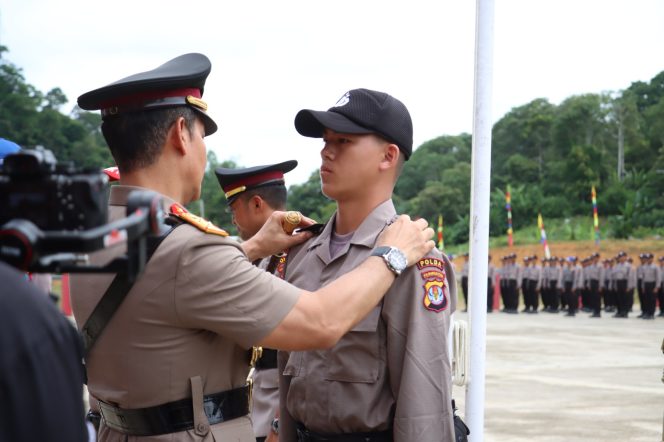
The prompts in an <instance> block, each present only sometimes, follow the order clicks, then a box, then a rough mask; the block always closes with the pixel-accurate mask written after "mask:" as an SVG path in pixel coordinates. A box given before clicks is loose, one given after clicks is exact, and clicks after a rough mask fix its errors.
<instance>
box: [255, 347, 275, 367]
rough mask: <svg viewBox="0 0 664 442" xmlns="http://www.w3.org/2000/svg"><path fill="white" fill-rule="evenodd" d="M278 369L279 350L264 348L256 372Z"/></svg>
mask: <svg viewBox="0 0 664 442" xmlns="http://www.w3.org/2000/svg"><path fill="white" fill-rule="evenodd" d="M268 368H277V350H272V349H271V348H264V349H263V353H262V354H261V357H260V358H258V360H257V361H256V370H266V369H268Z"/></svg>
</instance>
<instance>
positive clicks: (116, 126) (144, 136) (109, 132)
mask: <svg viewBox="0 0 664 442" xmlns="http://www.w3.org/2000/svg"><path fill="white" fill-rule="evenodd" d="M180 117H182V118H184V121H185V125H186V127H187V129H188V130H189V131H190V132H191V131H193V129H194V123H195V121H196V119H197V118H198V117H197V115H196V112H194V111H193V110H192V109H190V108H189V107H186V106H176V107H170V108H162V109H153V110H147V111H142V112H132V113H127V114H119V115H116V116H113V117H110V118H109V117H107V118H105V119H104V121H103V122H102V125H101V131H102V134H103V135H104V139H105V140H106V144H108V147H109V148H110V149H111V154H112V155H113V159H115V163H116V164H117V165H118V168H119V169H120V172H121V173H122V172H132V171H134V170H136V169H140V168H142V167H147V166H150V165H151V164H153V163H154V162H155V161H157V158H158V156H159V154H160V153H161V151H162V148H163V146H164V143H165V141H166V135H167V134H168V130H169V129H170V127H171V126H172V125H173V123H175V121H177V119H178V118H180Z"/></svg>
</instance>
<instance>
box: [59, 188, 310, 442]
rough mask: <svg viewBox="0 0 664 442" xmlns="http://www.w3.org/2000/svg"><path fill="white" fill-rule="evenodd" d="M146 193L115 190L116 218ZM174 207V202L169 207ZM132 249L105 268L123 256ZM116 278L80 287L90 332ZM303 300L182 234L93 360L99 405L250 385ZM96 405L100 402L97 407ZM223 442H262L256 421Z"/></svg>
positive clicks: (129, 300)
mask: <svg viewBox="0 0 664 442" xmlns="http://www.w3.org/2000/svg"><path fill="white" fill-rule="evenodd" d="M136 189H140V188H135V187H129V186H113V187H112V188H111V194H110V209H111V213H110V217H111V218H112V219H118V218H121V217H123V216H125V207H124V205H125V204H126V200H127V196H128V194H129V192H130V191H132V190H136ZM171 202H172V201H168V202H167V204H166V205H167V206H168V205H170V203H171ZM124 251H125V246H124V245H123V244H118V245H115V246H111V247H109V248H108V249H106V250H104V251H103V252H102V253H101V254H99V255H98V256H95V261H97V262H100V261H103V260H104V259H109V258H111V257H114V256H118V255H120V254H122V253H123V252H124ZM112 278H113V275H111V274H96V275H77V276H76V278H72V280H73V281H72V303H73V309H74V315H75V317H76V321H77V324H78V326H79V328H80V327H82V326H83V324H84V323H85V321H86V319H87V318H88V316H89V315H90V313H91V312H92V310H93V308H94V307H95V305H96V304H97V303H98V302H99V299H100V298H101V296H102V294H103V293H104V292H105V291H106V288H107V287H108V285H109V284H110V282H111V280H112ZM299 293H300V290H298V289H296V288H295V287H292V286H290V285H288V284H287V283H285V282H284V281H282V280H281V279H279V278H276V277H274V276H272V275H269V274H268V273H266V272H265V271H263V270H260V269H258V268H257V267H255V266H253V265H252V264H251V263H250V262H249V260H248V259H247V257H246V255H245V254H244V252H243V251H242V249H241V248H240V246H239V244H238V243H237V242H235V241H233V240H231V239H228V238H226V237H221V236H218V235H212V234H206V233H203V232H202V231H200V230H198V229H197V228H196V227H193V226H191V225H189V224H183V225H181V226H178V227H177V228H175V230H173V231H172V232H171V233H170V235H168V236H167V237H166V239H165V240H164V241H163V242H162V243H161V245H160V246H159V248H158V249H157V250H156V252H155V253H154V255H153V256H152V258H151V259H150V261H149V262H148V263H147V266H146V268H145V270H144V272H143V273H142V274H141V275H140V276H139V278H138V280H137V281H136V283H135V284H134V286H133V288H132V289H131V290H130V291H129V293H128V295H127V297H126V298H125V300H124V301H123V303H122V304H121V305H120V307H119V308H118V310H117V311H116V313H115V315H114V316H113V318H111V320H110V321H109V322H108V325H107V326H106V329H105V330H104V331H103V332H102V334H101V335H100V337H99V339H98V340H97V342H96V344H95V346H94V347H93V348H92V350H91V352H90V354H89V356H88V359H87V369H88V379H89V383H88V388H89V390H90V393H91V395H92V396H94V397H96V398H98V399H101V400H103V401H105V402H108V403H111V404H115V405H117V406H119V407H121V408H143V407H150V406H155V405H160V404H164V403H168V402H172V401H176V400H180V399H183V398H187V397H191V396H192V393H191V387H190V378H192V377H196V376H200V377H201V378H202V384H203V393H204V394H211V393H217V392H221V391H226V390H229V389H232V388H237V387H241V386H243V385H245V383H246V378H247V375H248V361H247V350H248V349H249V348H250V347H251V346H252V345H253V344H256V343H257V342H259V341H260V340H261V339H263V338H264V337H265V336H267V335H268V334H269V333H270V332H271V331H272V330H273V329H274V328H275V327H276V326H277V325H278V324H279V323H280V322H281V320H282V319H283V318H284V317H285V316H286V314H287V313H288V312H289V311H290V310H291V308H292V307H293V305H294V304H295V302H296V301H297V299H298V296H299ZM91 402H94V399H91ZM210 431H211V433H212V434H213V435H214V437H215V438H216V440H220V439H222V438H223V440H234V441H255V436H254V433H253V430H252V428H251V422H250V420H249V418H248V417H244V418H239V419H234V420H231V421H228V422H223V423H220V424H217V425H214V426H212V427H210ZM99 436H100V437H99V440H101V441H116V440H118V441H120V440H121V441H126V440H131V441H133V440H149V441H165V440H168V441H181V440H186V441H195V440H203V439H202V438H201V437H199V436H197V435H196V434H195V433H194V431H193V430H190V431H185V432H180V433H175V434H169V435H163V436H153V437H147V438H134V437H130V438H129V439H126V436H125V435H122V434H120V433H118V432H115V431H113V430H111V429H109V428H108V427H106V426H104V425H103V423H102V427H101V429H100V433H99Z"/></svg>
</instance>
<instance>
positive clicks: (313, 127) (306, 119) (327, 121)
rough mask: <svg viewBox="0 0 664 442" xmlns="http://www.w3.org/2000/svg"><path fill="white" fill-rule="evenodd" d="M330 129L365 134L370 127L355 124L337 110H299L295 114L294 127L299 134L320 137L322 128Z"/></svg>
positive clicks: (345, 132) (368, 131)
mask: <svg viewBox="0 0 664 442" xmlns="http://www.w3.org/2000/svg"><path fill="white" fill-rule="evenodd" d="M326 128H327V129H331V130H333V131H335V132H338V133H342V134H367V133H372V132H373V131H372V130H371V129H367V128H366V127H362V126H360V125H359V124H355V123H354V122H353V121H351V120H349V119H348V118H346V117H345V116H343V115H341V114H339V113H337V112H329V111H314V110H309V109H304V110H301V111H300V112H298V113H297V115H296V116H295V129H296V130H297V131H298V133H299V134H300V135H303V136H305V137H312V138H321V137H322V136H323V130H325V129H326Z"/></svg>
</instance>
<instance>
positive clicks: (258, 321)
mask: <svg viewBox="0 0 664 442" xmlns="http://www.w3.org/2000/svg"><path fill="white" fill-rule="evenodd" d="M217 238H218V239H217ZM186 244H187V246H185V247H184V248H183V249H182V251H181V257H180V259H179V260H178V262H179V265H178V267H177V269H176V275H175V281H176V282H175V297H176V300H175V305H176V315H177V318H178V320H179V321H180V322H181V324H182V325H184V326H190V327H192V328H203V329H207V330H210V331H213V332H215V333H218V334H220V335H224V336H227V337H229V338H231V339H233V340H234V341H235V342H237V343H238V344H240V345H243V346H246V347H250V346H251V345H254V344H256V343H257V342H259V341H260V340H261V339H263V338H264V337H265V336H267V335H268V334H269V333H270V332H271V331H272V330H274V329H275V328H276V327H277V325H279V323H280V322H281V321H282V320H283V319H284V317H285V316H286V315H287V314H288V312H290V310H291V309H292V308H293V306H294V305H295V303H296V302H297V299H298V297H299V294H300V290H299V289H297V288H296V287H294V286H292V285H290V284H288V283H287V282H285V281H283V280H281V279H279V278H277V277H276V276H274V275H271V274H269V273H267V272H265V271H264V270H261V269H259V268H258V267H256V266H254V265H252V264H251V263H250V262H249V260H248V259H247V257H246V256H245V255H244V253H243V252H242V250H241V248H240V247H239V246H238V245H237V244H236V243H234V242H232V241H230V240H228V239H225V238H221V237H214V238H213V237H212V235H206V234H202V233H201V234H200V235H198V234H197V235H195V236H193V237H192V238H191V239H190V240H189V241H188V242H187V243H186Z"/></svg>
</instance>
